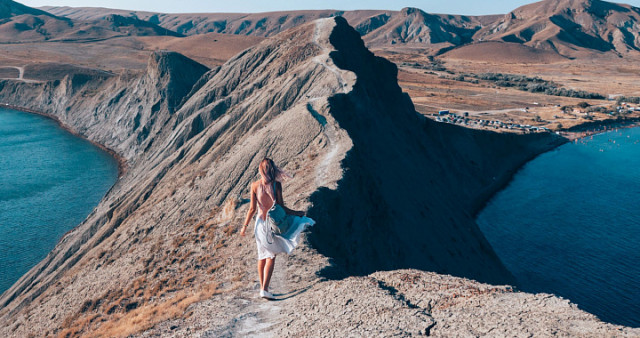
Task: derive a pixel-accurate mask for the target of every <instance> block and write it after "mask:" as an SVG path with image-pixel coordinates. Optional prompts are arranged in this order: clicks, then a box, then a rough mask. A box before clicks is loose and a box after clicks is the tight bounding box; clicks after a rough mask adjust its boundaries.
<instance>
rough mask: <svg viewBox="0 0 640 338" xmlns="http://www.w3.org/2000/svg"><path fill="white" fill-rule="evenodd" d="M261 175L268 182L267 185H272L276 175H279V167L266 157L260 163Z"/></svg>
mask: <svg viewBox="0 0 640 338" xmlns="http://www.w3.org/2000/svg"><path fill="white" fill-rule="evenodd" d="M259 170H260V174H261V175H262V176H263V177H264V178H265V179H266V180H267V182H266V183H271V182H273V180H275V179H276V175H277V174H278V167H276V164H275V163H273V160H271V159H270V158H267V157H265V158H264V159H262V161H260V166H259Z"/></svg>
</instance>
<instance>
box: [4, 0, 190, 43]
mask: <svg viewBox="0 0 640 338" xmlns="http://www.w3.org/2000/svg"><path fill="white" fill-rule="evenodd" d="M126 35H144V36H147V35H171V36H180V34H178V33H176V32H173V31H170V30H168V29H166V28H162V27H160V26H158V25H156V24H153V23H151V22H149V21H143V20H139V19H137V18H134V17H131V16H121V15H115V14H109V15H103V16H102V17H101V18H99V19H96V20H91V21H84V20H82V21H80V20H74V19H73V18H67V17H60V16H56V15H54V14H51V13H49V12H46V11H43V10H40V9H35V8H31V7H28V6H24V5H22V4H19V3H17V2H15V1H11V0H0V43H16V42H37V41H69V40H71V41H87V40H96V39H105V38H111V37H117V36H126Z"/></svg>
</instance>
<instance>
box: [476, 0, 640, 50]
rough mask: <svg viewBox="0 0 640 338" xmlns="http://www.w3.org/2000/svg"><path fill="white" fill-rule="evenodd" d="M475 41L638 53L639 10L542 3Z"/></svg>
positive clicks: (580, 0)
mask: <svg viewBox="0 0 640 338" xmlns="http://www.w3.org/2000/svg"><path fill="white" fill-rule="evenodd" d="M474 39H481V40H501V41H506V42H517V43H522V44H525V45H527V46H531V47H536V48H543V49H551V50H556V51H558V52H559V53H561V54H563V55H568V56H571V55H574V54H575V53H576V52H580V51H585V50H586V51H591V52H594V51H595V52H608V51H613V52H616V53H619V54H624V53H627V52H638V51H640V9H638V8H636V7H633V6H630V5H624V4H615V3H610V2H606V1H600V0H545V1H540V2H536V3H533V4H530V5H526V6H523V7H520V8H518V9H516V10H514V11H513V12H511V13H509V14H507V15H505V16H504V17H503V18H502V19H501V20H499V21H497V22H495V23H493V24H491V25H489V26H487V27H485V28H483V29H482V30H480V31H479V32H478V33H477V34H476V36H474Z"/></svg>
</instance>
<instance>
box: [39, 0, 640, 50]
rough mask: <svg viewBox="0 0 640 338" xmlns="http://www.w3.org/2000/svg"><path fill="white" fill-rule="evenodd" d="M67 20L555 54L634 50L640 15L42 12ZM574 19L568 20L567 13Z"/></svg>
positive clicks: (576, 6) (547, 4) (560, 8)
mask: <svg viewBox="0 0 640 338" xmlns="http://www.w3.org/2000/svg"><path fill="white" fill-rule="evenodd" d="M41 8H43V9H46V10H48V11H50V12H51V13H54V14H56V15H67V16H68V17H69V18H76V19H87V18H95V17H96V16H97V14H96V13H101V14H104V13H119V14H120V15H130V16H133V17H136V18H140V19H142V20H148V21H150V22H153V23H156V24H159V25H161V26H163V27H165V28H167V29H171V30H174V31H176V32H178V33H181V34H185V35H192V34H201V33H206V32H216V33H225V34H242V35H256V36H271V35H273V34H277V33H278V32H281V31H283V30H285V29H287V28H291V27H293V26H296V25H298V24H302V23H305V22H309V21H311V20H313V19H317V18H326V17H333V16H337V15H340V16H343V17H345V18H346V19H347V20H348V21H349V22H350V24H351V25H352V26H354V27H355V28H356V30H357V31H358V32H359V33H360V34H361V35H362V36H363V39H364V40H365V42H366V43H367V46H368V47H370V48H381V49H393V48H397V47H400V46H402V47H403V48H405V47H406V48H418V49H423V50H425V51H428V52H429V53H432V54H441V53H442V52H444V51H447V50H449V49H451V48H455V47H461V46H466V45H470V44H471V45H472V44H474V43H477V42H482V41H504V42H511V43H519V44H523V45H525V46H528V47H532V48H536V49H543V50H548V51H551V52H556V53H559V55H562V56H564V57H576V56H581V55H583V54H584V53H606V52H612V53H616V54H617V55H626V54H629V53H633V54H635V53H637V52H640V26H638V23H637V22H638V20H640V14H639V13H640V9H638V8H636V7H633V6H630V5H622V4H614V3H609V2H605V1H600V0H593V1H591V0H544V1H540V2H536V3H532V4H529V5H525V6H522V7H519V8H517V9H515V10H513V11H512V12H510V13H508V14H505V15H502V16H500V15H487V16H463V15H448V14H431V13H426V12H424V11H422V10H420V9H417V8H411V7H408V8H404V9H402V10H401V11H383V10H366V11H365V10H355V11H339V10H317V11H310V10H307V11H289V12H268V13H251V14H248V13H202V14H197V13H195V14H167V13H151V12H136V11H123V10H111V9H105V8H99V9H92V8H86V7H85V8H71V7H41ZM572 13H573V14H572Z"/></svg>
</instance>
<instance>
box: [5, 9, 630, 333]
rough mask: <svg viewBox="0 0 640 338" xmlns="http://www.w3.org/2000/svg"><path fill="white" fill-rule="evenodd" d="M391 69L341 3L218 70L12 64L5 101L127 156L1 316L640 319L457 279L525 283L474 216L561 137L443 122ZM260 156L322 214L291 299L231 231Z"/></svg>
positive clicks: (275, 324) (131, 323)
mask: <svg viewBox="0 0 640 338" xmlns="http://www.w3.org/2000/svg"><path fill="white" fill-rule="evenodd" d="M396 72H397V70H396V68H395V66H394V65H393V64H391V63H390V62H388V61H386V60H384V59H382V58H378V57H376V56H374V55H373V54H372V53H370V52H369V51H368V50H367V49H366V48H365V47H364V43H363V41H362V40H361V39H360V37H359V34H358V33H357V32H356V31H355V30H354V29H352V28H351V27H350V26H349V25H348V24H347V23H346V21H345V20H344V19H342V18H335V19H323V20H319V21H315V22H313V23H310V24H307V25H302V26H300V27H296V28H294V29H291V30H288V31H286V32H283V33H281V34H279V35H276V36H274V37H272V38H270V39H267V40H265V41H263V42H262V43H260V44H259V45H257V46H255V47H253V48H250V49H248V50H246V51H244V52H242V53H240V54H238V55H237V56H235V57H234V58H232V59H231V60H229V61H228V62H227V63H226V64H224V65H223V66H221V67H219V68H215V69H212V70H207V69H206V67H204V66H202V65H199V64H198V63H196V62H194V61H192V60H189V59H188V58H186V57H184V56H181V55H179V54H176V53H170V52H159V53H155V54H153V55H152V56H151V57H150V60H149V65H148V67H147V69H146V70H145V71H143V72H123V73H121V74H112V75H104V76H98V75H83V76H78V75H72V76H67V77H65V78H64V79H63V80H58V81H48V82H42V83H25V82H22V81H18V80H2V81H1V82H0V101H2V102H5V103H11V104H13V105H17V106H23V107H26V108H29V109H33V110H39V111H47V112H50V113H51V114H52V115H54V116H55V117H57V118H58V119H59V120H60V121H62V123H64V124H66V125H68V126H69V127H70V128H71V129H73V130H76V131H78V132H79V133H81V134H83V135H85V136H86V137H88V138H89V139H91V140H93V141H95V142H99V143H101V144H104V145H106V146H108V147H110V148H112V149H114V150H115V151H116V152H117V153H119V154H120V155H121V156H123V157H124V158H126V159H127V162H128V170H127V171H126V172H125V173H124V175H123V176H122V177H121V178H120V179H119V181H118V182H117V183H116V185H115V186H114V187H113V188H112V189H111V190H110V192H109V193H108V194H107V196H105V198H104V199H103V201H102V202H101V203H100V204H99V205H98V207H96V209H95V210H94V212H93V213H92V214H91V215H89V217H88V218H87V220H85V221H84V222H83V223H82V224H80V225H79V226H78V227H76V228H75V229H73V230H72V231H70V232H69V233H67V234H66V235H65V236H64V237H63V238H62V239H61V240H60V242H59V244H58V245H57V246H56V248H55V249H54V250H53V251H52V252H51V253H50V254H49V255H48V256H47V258H46V259H45V260H43V261H42V262H41V263H39V264H38V265H37V266H36V267H34V268H33V269H32V270H31V271H30V272H29V273H28V274H27V275H25V276H24V277H23V278H22V279H21V280H20V281H18V282H17V283H16V284H15V285H14V286H13V287H12V288H11V289H10V290H8V291H7V292H5V293H4V294H3V295H2V296H0V307H2V309H1V310H0V320H1V321H3V322H7V323H11V324H10V325H8V326H5V327H2V328H0V334H2V335H3V336H26V335H28V334H43V333H44V334H45V335H61V336H65V335H78V334H88V335H111V336H127V335H129V334H139V335H142V336H148V335H154V334H160V335H169V334H171V335H178V336H180V335H194V334H200V335H202V336H217V335H228V334H231V335H241V334H277V335H282V334H291V335H293V334H305V335H316V334H326V335H340V334H344V333H345V332H346V331H347V328H349V329H351V328H352V327H353V323H356V324H358V323H359V324H360V325H359V326H358V328H356V329H355V330H356V331H354V332H355V333H354V334H359V335H371V334H379V335H389V334H392V333H399V334H408V333H416V334H417V333H421V334H438V335H442V336H450V335H458V334H482V333H483V332H485V333H486V332H489V331H488V330H489V329H491V328H493V329H494V330H495V329H497V330H500V331H495V332H504V333H505V335H514V334H521V333H522V332H523V331H522V330H526V329H531V330H533V329H535V330H539V332H544V333H547V334H549V335H550V334H553V333H554V332H555V333H560V334H575V333H576V332H579V331H576V330H580V328H581V327H583V328H584V327H589V328H594V330H596V331H591V332H589V333H588V334H591V333H593V332H595V334H594V335H599V334H600V333H603V334H620V335H633V334H638V332H637V330H635V331H634V330H631V329H627V328H622V327H618V326H613V325H609V324H604V323H601V322H599V321H597V319H596V318H595V317H593V316H591V315H588V314H585V313H584V312H581V311H579V310H577V309H576V308H575V306H571V305H569V304H568V303H567V302H566V301H562V300H558V299H557V298H555V297H552V296H549V295H526V294H522V293H515V292H512V290H511V289H510V288H508V287H499V286H489V285H486V284H480V283H477V282H473V281H470V280H468V279H465V278H460V277H468V278H474V279H477V280H482V281H487V282H493V283H505V282H510V281H511V277H510V275H509V274H508V272H507V271H506V270H505V269H504V267H503V266H502V264H501V263H500V262H499V260H498V259H497V257H496V256H495V254H494V253H493V251H492V249H491V248H490V246H489V245H488V244H487V242H486V240H484V238H483V236H482V234H481V232H480V231H479V229H478V228H477V226H476V225H475V223H474V220H473V217H472V216H473V214H474V213H475V212H476V211H477V210H478V209H479V208H480V207H481V205H482V203H483V202H484V201H485V200H486V199H487V198H488V196H490V195H491V194H492V193H493V192H494V191H496V189H498V188H499V187H500V186H502V185H503V184H505V183H506V181H507V180H508V178H509V177H510V176H511V174H512V173H513V171H514V170H516V169H517V168H518V167H519V166H520V165H521V164H522V163H524V162H525V161H527V160H528V159H530V158H531V157H532V156H535V154H537V153H540V152H542V151H545V150H548V149H550V148H552V147H554V146H555V145H557V144H559V143H561V142H563V140H562V139H559V138H555V137H553V136H551V135H548V134H532V135H528V136H524V137H522V136H516V135H502V134H497V133H492V132H482V131H475V130H468V129H464V128H460V127H456V126H451V125H440V124H436V123H435V122H431V121H429V120H427V119H424V118H422V117H421V116H419V115H418V114H417V113H416V112H415V110H414V109H413V105H412V103H411V100H410V99H409V97H408V96H407V95H406V94H403V93H402V91H401V90H400V88H399V87H398V85H397V82H396V76H397V73H396ZM498 145H500V147H498ZM505 145H506V146H505ZM495 149H500V151H499V152H496V150H495ZM263 156H270V157H272V158H273V159H274V160H275V161H276V162H277V163H280V164H282V165H283V166H284V167H285V169H287V170H289V171H291V172H292V173H294V174H295V176H296V177H295V178H294V179H293V180H291V181H290V182H287V183H286V184H285V187H284V189H285V198H286V202H287V205H289V206H291V207H293V208H297V209H306V210H307V211H308V214H309V215H310V216H311V217H313V218H315V219H316V220H317V221H318V224H317V226H316V228H314V229H313V230H312V231H311V232H310V233H309V234H308V235H307V241H305V242H304V244H303V245H302V246H301V247H300V248H299V249H298V250H297V251H296V252H295V253H294V255H292V256H290V257H282V258H280V257H279V263H278V267H277V268H276V276H275V278H274V282H273V283H274V284H273V286H274V290H275V291H276V293H278V294H279V295H280V298H281V299H282V300H281V301H280V302H269V303H264V302H263V301H262V300H259V299H254V297H255V291H256V286H257V284H256V283H251V282H250V283H247V280H249V281H251V280H254V278H255V276H254V272H253V271H254V264H255V260H254V256H255V252H254V251H255V249H254V246H253V243H252V239H251V238H241V237H239V236H237V229H238V225H239V224H240V222H241V221H242V217H243V213H244V212H246V208H247V203H246V202H247V200H246V197H247V188H248V186H249V183H250V182H251V181H252V180H253V179H255V178H256V174H257V170H256V168H257V164H258V162H259V161H260V159H261V158H262V157H263ZM420 179H422V180H423V181H424V184H425V186H426V187H427V190H428V192H427V193H425V191H424V190H419V189H416V184H415V182H416V180H420ZM416 257H427V259H416ZM282 260H284V261H285V262H284V265H282V266H280V264H282V263H281V261H282ZM404 268H418V269H421V270H422V269H424V270H432V271H437V272H440V273H445V274H452V275H455V276H458V277H453V276H446V275H438V274H434V273H428V272H422V271H417V270H397V269H404ZM378 270H391V271H387V272H376V271H378ZM394 270H395V271H394ZM405 275H406V276H405ZM437 290H440V291H437ZM336 294H337V295H339V297H338V300H343V301H344V302H337V301H334V298H333V297H331V296H334V295H336ZM458 294H461V295H464V297H462V299H460V297H458V296H455V295H458ZM363 295H365V296H363ZM343 298H344V299H343ZM489 299H492V301H491V302H489V301H488V300H489ZM462 300H464V301H462ZM485 303H486V304H487V305H486V306H484V305H482V306H479V305H481V304H485ZM505 304H506V305H508V306H504V305H505ZM319 305H324V306H326V307H321V306H319ZM470 306H476V307H475V308H477V309H478V310H477V312H476V311H475V310H473V311H472V312H470V310H469V307H470ZM326 308H329V309H331V311H330V312H328V311H325V309H326ZM475 308H474V309H475ZM346 313H349V314H348V315H346ZM491 313H506V315H508V316H509V318H511V319H512V321H509V322H502V318H499V319H495V317H491V316H489V314H491ZM342 314H345V316H342ZM475 315H478V316H481V317H475ZM372 318H376V319H375V320H372ZM484 318H489V320H488V321H487V323H484V322H483V319H484ZM565 318H569V319H571V320H572V321H571V322H567V321H565V320H564V319H565ZM514 323H520V324H518V325H514ZM530 325H531V327H530ZM536 325H537V326H536ZM585 325H586V326H585ZM357 330H360V331H357ZM350 332H351V331H350Z"/></svg>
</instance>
